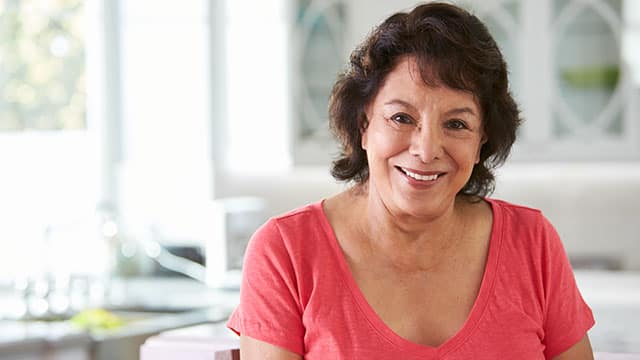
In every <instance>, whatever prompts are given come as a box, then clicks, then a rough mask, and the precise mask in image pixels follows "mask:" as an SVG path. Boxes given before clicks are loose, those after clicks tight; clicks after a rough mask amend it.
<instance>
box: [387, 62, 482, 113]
mask: <svg viewBox="0 0 640 360" xmlns="http://www.w3.org/2000/svg"><path fill="white" fill-rule="evenodd" d="M424 70H426V71H430V70H428V69H422V68H421V67H419V65H418V62H417V61H416V60H415V59H414V58H412V57H404V58H401V59H400V60H399V61H398V62H397V63H396V65H395V66H394V68H393V69H392V70H391V71H390V72H389V74H387V76H386V78H385V80H384V82H383V83H382V85H381V87H380V89H379V91H378V94H377V96H376V98H378V99H380V100H382V98H385V99H387V98H390V97H391V98H394V97H397V98H399V99H401V100H404V101H412V102H418V103H419V102H422V101H423V100H425V99H423V97H424V96H429V97H430V98H431V100H433V99H434V97H435V100H438V101H442V102H445V103H447V102H453V103H456V104H459V103H461V102H463V103H466V104H467V106H470V107H471V106H473V107H477V108H479V106H478V104H477V101H476V97H475V96H474V95H473V94H472V93H470V92H468V91H464V90H458V89H453V88H451V87H449V86H447V85H446V84H444V83H443V82H442V81H439V80H438V81H437V82H429V83H427V82H425V81H424V78H423V73H424Z"/></svg>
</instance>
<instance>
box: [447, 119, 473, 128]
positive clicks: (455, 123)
mask: <svg viewBox="0 0 640 360" xmlns="http://www.w3.org/2000/svg"><path fill="white" fill-rule="evenodd" d="M446 126H447V128H448V129H452V130H464V129H467V128H468V127H467V124H466V123H465V122H464V121H462V120H458V119H453V120H449V121H447V125H446Z"/></svg>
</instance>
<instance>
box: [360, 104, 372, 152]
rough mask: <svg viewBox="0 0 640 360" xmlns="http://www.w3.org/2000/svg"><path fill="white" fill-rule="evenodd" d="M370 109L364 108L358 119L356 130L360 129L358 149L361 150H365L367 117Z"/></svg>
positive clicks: (367, 126) (368, 117)
mask: <svg viewBox="0 0 640 360" xmlns="http://www.w3.org/2000/svg"><path fill="white" fill-rule="evenodd" d="M370 111H371V109H370V108H369V107H367V108H365V110H364V111H363V112H362V114H361V115H360V119H359V120H358V128H359V129H360V147H361V148H362V149H363V150H367V138H368V136H367V129H368V128H369V119H370V118H371V117H370V116H369V113H370Z"/></svg>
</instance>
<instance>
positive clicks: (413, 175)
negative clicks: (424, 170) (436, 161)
mask: <svg viewBox="0 0 640 360" xmlns="http://www.w3.org/2000/svg"><path fill="white" fill-rule="evenodd" d="M402 171H404V173H405V174H407V176H409V177H411V178H414V179H416V180H420V181H433V180H435V179H437V178H438V174H435V175H420V174H416V173H412V172H411V171H409V170H407V169H405V168H402Z"/></svg>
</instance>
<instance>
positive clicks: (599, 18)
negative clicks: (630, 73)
mask: <svg viewBox="0 0 640 360" xmlns="http://www.w3.org/2000/svg"><path fill="white" fill-rule="evenodd" d="M553 5H554V12H553V13H554V19H553V33H554V35H555V36H554V40H555V41H554V47H553V48H552V52H553V53H554V57H553V59H552V60H553V63H554V68H555V72H556V74H555V80H556V83H555V84H554V85H555V90H556V91H557V95H558V96H556V97H554V103H553V132H554V135H555V136H557V137H560V138H565V137H579V138H582V139H583V140H592V139H593V138H594V137H600V136H608V137H610V136H613V137H615V136H620V135H622V134H623V132H624V131H625V129H624V124H623V122H622V110H623V107H622V106H623V104H624V102H623V101H622V98H621V97H622V96H623V86H622V83H621V81H620V80H621V73H622V71H623V69H622V67H621V61H620V48H621V46H620V43H621V34H620V28H621V25H622V20H621V18H620V14H621V10H620V9H621V1H620V0H599V1H576V0H573V1H572V0H556V1H555V2H554V4H553Z"/></svg>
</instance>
